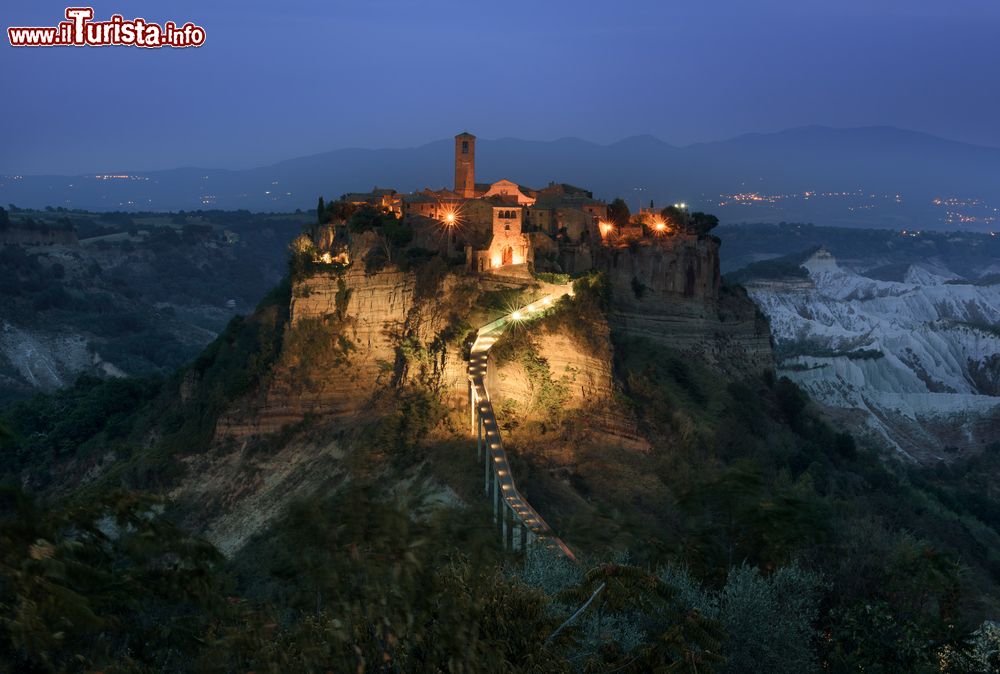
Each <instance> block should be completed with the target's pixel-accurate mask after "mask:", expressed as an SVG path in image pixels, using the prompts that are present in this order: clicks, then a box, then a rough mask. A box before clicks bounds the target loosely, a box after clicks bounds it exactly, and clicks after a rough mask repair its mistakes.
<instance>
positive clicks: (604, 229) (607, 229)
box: [597, 221, 615, 238]
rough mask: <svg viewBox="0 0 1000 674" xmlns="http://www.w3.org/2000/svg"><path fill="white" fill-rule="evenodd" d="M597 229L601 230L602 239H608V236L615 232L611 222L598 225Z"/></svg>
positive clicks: (602, 222)
mask: <svg viewBox="0 0 1000 674" xmlns="http://www.w3.org/2000/svg"><path fill="white" fill-rule="evenodd" d="M597 228H598V229H600V230H601V238H604V237H606V236H607V235H608V234H610V233H611V232H613V231H614V229H615V226H614V225H612V224H611V223H610V222H604V221H601V222H599V223H597Z"/></svg>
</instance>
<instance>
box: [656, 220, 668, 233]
mask: <svg viewBox="0 0 1000 674" xmlns="http://www.w3.org/2000/svg"><path fill="white" fill-rule="evenodd" d="M653 229H655V230H656V231H657V232H660V233H663V232H665V231H667V223H665V222H663V220H657V221H655V222H654V223H653Z"/></svg>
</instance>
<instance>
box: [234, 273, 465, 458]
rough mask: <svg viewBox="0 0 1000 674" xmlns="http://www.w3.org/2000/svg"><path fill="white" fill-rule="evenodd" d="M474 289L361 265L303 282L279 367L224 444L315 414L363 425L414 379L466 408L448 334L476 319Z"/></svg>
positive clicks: (238, 414) (246, 404)
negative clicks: (394, 388) (395, 389)
mask: <svg viewBox="0 0 1000 674" xmlns="http://www.w3.org/2000/svg"><path fill="white" fill-rule="evenodd" d="M467 286H468V283H467V282H466V281H464V280H463V279H460V278H459V277H456V276H453V275H441V276H440V277H439V278H436V279H428V278H425V277H423V276H422V275H421V273H419V272H404V271H401V270H399V269H398V268H395V267H391V266H390V267H386V268H384V269H382V270H379V271H376V272H372V273H369V272H366V271H365V268H364V265H361V264H356V265H353V266H351V267H350V268H348V269H346V270H343V271H338V272H333V271H331V272H329V273H319V274H316V275H314V276H310V277H308V278H305V279H302V280H300V281H297V282H295V283H294V284H293V288H292V302H291V317H290V322H289V326H288V329H287V332H286V334H285V337H284V340H283V346H282V353H281V356H280V357H279V360H278V363H277V364H276V366H275V367H274V369H273V371H272V372H271V374H270V376H269V377H268V378H267V380H266V381H265V382H264V383H263V385H262V386H261V387H259V389H258V390H256V391H254V392H252V393H251V394H250V395H249V396H247V397H245V398H244V399H242V400H240V401H238V402H237V403H236V404H235V405H234V406H233V408H232V409H231V410H230V411H229V412H228V413H227V414H226V415H225V416H224V417H223V418H222V419H220V421H219V424H218V429H217V437H218V438H220V439H221V438H226V437H229V438H236V439H239V438H245V437H248V436H253V435H267V434H270V433H274V432H276V431H279V430H281V429H282V428H284V427H286V426H289V425H293V424H296V423H298V422H301V421H302V420H303V419H305V418H306V416H307V415H317V416H319V417H323V418H334V419H345V420H347V419H355V418H364V417H366V416H367V413H368V412H370V411H371V410H372V409H373V407H372V406H373V404H374V403H375V402H376V399H377V398H378V397H379V395H380V394H381V393H383V392H385V391H387V390H388V389H389V387H390V385H398V384H401V383H405V382H406V381H407V379H409V378H417V377H419V378H421V380H422V381H425V382H426V381H432V382H433V383H434V385H435V386H437V387H438V388H439V389H440V390H441V391H442V392H443V394H444V396H445V398H446V401H448V402H451V403H452V404H460V402H461V401H464V397H463V396H464V393H463V391H465V389H466V386H467V384H466V383H465V382H466V377H465V365H464V360H463V354H462V353H461V350H460V349H459V348H458V347H457V346H456V345H455V344H454V343H452V344H448V343H447V341H448V340H447V339H445V338H444V337H443V333H445V331H447V329H448V328H449V326H451V325H453V324H454V323H455V321H456V320H458V319H459V318H460V317H464V315H465V313H467V312H468V310H469V308H468V306H466V305H467V304H468V302H469V299H470V297H471V295H470V293H469V289H468V287H467ZM463 312H465V313H463Z"/></svg>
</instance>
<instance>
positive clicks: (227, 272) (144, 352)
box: [0, 209, 302, 403]
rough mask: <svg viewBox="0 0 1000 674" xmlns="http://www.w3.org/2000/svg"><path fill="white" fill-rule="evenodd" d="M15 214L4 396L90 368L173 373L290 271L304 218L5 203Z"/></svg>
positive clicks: (0, 299) (4, 284)
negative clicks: (31, 207)
mask: <svg viewBox="0 0 1000 674" xmlns="http://www.w3.org/2000/svg"><path fill="white" fill-rule="evenodd" d="M4 218H8V222H9V223H10V226H9V227H8V228H7V229H6V230H2V228H0V230H2V231H0V240H2V239H4V237H5V236H6V240H5V241H4V243H3V244H0V265H2V267H3V270H4V273H3V275H2V280H0V403H3V402H7V401H11V400H16V399H21V398H24V397H27V396H30V395H32V394H34V393H36V392H39V391H53V390H55V389H57V388H60V387H63V386H67V385H69V384H72V383H73V382H74V381H75V380H76V378H77V377H78V376H80V375H88V376H95V377H123V376H141V377H148V376H157V375H161V376H162V375H167V374H169V373H171V372H173V371H174V370H175V369H176V368H178V367H179V366H181V365H183V364H184V363H186V362H188V361H189V360H190V359H191V358H193V357H194V356H195V355H197V353H198V352H199V351H201V350H202V349H203V348H204V347H205V346H206V345H207V344H208V343H209V342H211V341H212V340H213V339H214V338H215V337H216V336H217V335H218V334H219V332H221V331H222V329H223V328H224V327H225V325H226V323H227V322H228V321H229V320H230V319H231V318H232V317H233V316H235V315H236V314H239V313H247V312H249V311H250V310H251V309H252V308H253V306H254V305H255V304H256V303H257V301H258V299H259V298H260V297H261V296H263V295H264V293H265V292H267V290H268V289H269V288H270V287H272V286H273V285H274V284H275V283H277V282H278V280H279V279H280V278H281V277H282V275H283V274H284V273H285V269H286V259H285V247H286V245H287V242H288V241H289V240H290V239H291V238H293V237H294V236H295V235H296V234H298V233H299V231H300V229H301V221H302V218H301V217H299V216H295V215H270V214H268V215H253V214H250V213H245V212H243V213H240V212H235V213H221V212H198V213H190V214H183V213H175V214H151V213H146V214H125V213H103V214H94V213H87V212H81V211H66V210H54V209H49V210H47V211H24V210H19V211H17V212H15V213H12V214H9V216H8V213H7V212H6V210H4V209H0V220H3V219H4ZM15 234H16V236H15Z"/></svg>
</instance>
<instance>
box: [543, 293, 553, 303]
mask: <svg viewBox="0 0 1000 674" xmlns="http://www.w3.org/2000/svg"><path fill="white" fill-rule="evenodd" d="M542 304H552V298H551V297H549V296H548V295H546V296H545V297H543V298H542Z"/></svg>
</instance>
